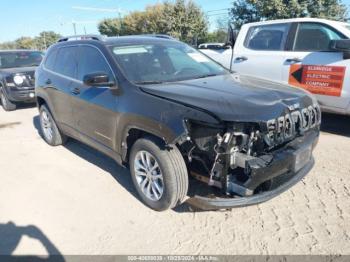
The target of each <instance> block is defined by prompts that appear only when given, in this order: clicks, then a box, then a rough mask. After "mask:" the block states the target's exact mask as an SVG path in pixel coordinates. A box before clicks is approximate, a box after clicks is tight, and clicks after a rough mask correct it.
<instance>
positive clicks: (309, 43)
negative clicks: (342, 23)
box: [293, 23, 344, 52]
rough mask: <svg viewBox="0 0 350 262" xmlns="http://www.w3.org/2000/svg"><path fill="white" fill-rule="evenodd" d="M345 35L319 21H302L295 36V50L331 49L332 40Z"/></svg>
mask: <svg viewBox="0 0 350 262" xmlns="http://www.w3.org/2000/svg"><path fill="white" fill-rule="evenodd" d="M343 38H344V37H343V36H342V35H341V34H340V33H339V32H336V31H335V30H333V29H332V28H330V27H328V26H326V25H322V24H319V23H300V24H299V26H298V30H297V33H296V37H295V42H294V48H293V50H294V51H310V52H314V51H329V50H330V49H329V46H330V42H331V41H332V40H339V39H343Z"/></svg>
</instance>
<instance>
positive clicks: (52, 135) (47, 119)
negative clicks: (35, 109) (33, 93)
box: [39, 105, 67, 146]
mask: <svg viewBox="0 0 350 262" xmlns="http://www.w3.org/2000/svg"><path fill="white" fill-rule="evenodd" d="M39 112H40V128H41V130H40V131H41V135H42V137H43V138H44V140H45V141H46V143H48V144H49V145H51V146H59V145H63V144H64V143H66V141H67V136H65V135H64V134H63V133H62V132H61V131H60V130H59V129H58V127H57V125H56V122H55V120H54V118H53V117H52V114H51V112H50V110H49V109H48V108H47V107H46V105H42V106H41V107H40V110H39Z"/></svg>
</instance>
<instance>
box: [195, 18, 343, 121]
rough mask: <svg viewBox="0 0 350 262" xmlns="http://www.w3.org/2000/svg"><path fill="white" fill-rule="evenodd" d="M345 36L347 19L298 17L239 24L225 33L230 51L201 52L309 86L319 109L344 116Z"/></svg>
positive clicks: (240, 68)
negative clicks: (238, 29)
mask: <svg viewBox="0 0 350 262" xmlns="http://www.w3.org/2000/svg"><path fill="white" fill-rule="evenodd" d="M349 39H350V24H348V23H342V22H336V21H330V20H324V19H315V18H298V19H287V20H274V21H264V22H258V23H250V24H245V25H244V26H243V27H242V28H241V30H240V32H239V34H238V36H235V34H231V37H230V40H231V43H232V46H233V50H232V49H224V48H223V49H221V50H209V49H208V50H201V51H202V52H203V53H205V54H206V55H208V56H210V57H211V58H213V59H214V60H216V61H218V62H219V63H221V64H222V65H224V66H226V67H228V68H231V69H232V70H233V71H236V72H238V73H240V74H244V75H251V76H256V77H259V78H263V79H267V80H272V81H276V82H280V83H284V84H289V85H292V86H296V87H299V88H304V89H306V90H309V91H310V92H311V93H313V94H315V96H316V97H317V99H318V101H319V103H320V105H321V107H322V110H323V111H326V112H332V113H340V114H347V115H350V59H349V58H350V40H349ZM232 51H233V52H232Z"/></svg>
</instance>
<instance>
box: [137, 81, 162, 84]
mask: <svg viewBox="0 0 350 262" xmlns="http://www.w3.org/2000/svg"><path fill="white" fill-rule="evenodd" d="M162 83H164V82H162V81H140V82H135V84H137V85H156V84H162Z"/></svg>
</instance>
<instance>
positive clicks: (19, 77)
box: [13, 75, 25, 85]
mask: <svg viewBox="0 0 350 262" xmlns="http://www.w3.org/2000/svg"><path fill="white" fill-rule="evenodd" d="M24 78H25V76H23V75H15V76H14V77H13V82H15V84H16V85H22V84H23V82H24Z"/></svg>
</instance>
